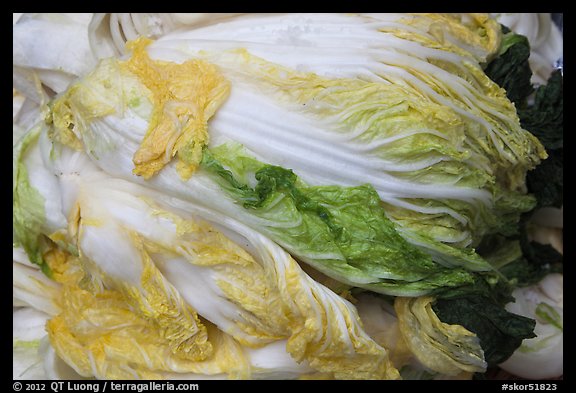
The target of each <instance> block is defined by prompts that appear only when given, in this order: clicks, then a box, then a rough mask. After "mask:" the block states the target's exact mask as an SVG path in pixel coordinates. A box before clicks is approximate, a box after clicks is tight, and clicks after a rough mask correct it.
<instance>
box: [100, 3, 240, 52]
mask: <svg viewBox="0 0 576 393" xmlns="http://www.w3.org/2000/svg"><path fill="white" fill-rule="evenodd" d="M238 15H243V14H237V13H144V12H139V13H111V14H104V13H97V14H94V17H93V18H92V21H91V22H90V26H89V39H90V45H91V47H92V49H93V51H94V53H95V55H96V56H97V57H98V58H105V57H109V56H119V55H123V54H126V42H127V41H131V40H135V39H136V38H138V37H140V36H141V37H148V38H158V37H161V36H163V35H164V34H167V33H169V32H171V31H173V30H177V29H190V28H196V27H198V26H203V25H206V24H212V23H218V22H221V21H222V20H225V19H228V18H232V17H236V16H238Z"/></svg>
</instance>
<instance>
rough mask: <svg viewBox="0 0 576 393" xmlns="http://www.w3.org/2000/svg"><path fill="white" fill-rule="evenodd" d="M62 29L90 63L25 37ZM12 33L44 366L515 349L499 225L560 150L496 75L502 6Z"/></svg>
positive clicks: (336, 373)
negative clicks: (494, 10)
mask: <svg viewBox="0 0 576 393" xmlns="http://www.w3.org/2000/svg"><path fill="white" fill-rule="evenodd" d="M215 22H218V23H215ZM59 27H62V28H63V35H64V36H65V37H66V40H65V42H68V43H69V44H70V45H72V46H75V47H77V48H78V54H80V55H79V56H78V57H75V59H74V61H71V62H68V60H67V58H68V55H67V51H66V49H67V48H66V45H60V43H55V44H54V45H50V46H46V47H45V48H42V50H36V49H35V47H34V45H32V43H31V40H30V38H29V37H30V34H32V33H34V32H35V31H36V29H39V30H42V31H46V32H52V31H56V30H57V29H58V28H59ZM15 32H16V33H17V34H16V35H15V40H17V41H23V42H22V43H19V44H18V45H15V50H14V54H15V55H14V65H15V68H14V84H15V87H16V89H17V90H18V91H16V90H15V94H14V97H15V99H14V100H15V101H14V105H15V113H16V111H19V112H22V113H18V115H15V116H14V119H15V121H14V123H15V125H14V130H15V132H14V135H16V136H17V137H16V138H15V141H14V147H13V179H14V180H13V239H14V250H15V251H14V255H15V257H14V263H13V267H14V272H15V273H14V305H15V307H20V308H21V310H20V311H18V312H17V313H15V316H17V317H18V320H19V321H23V322H22V323H24V322H25V320H26V318H28V317H30V318H32V317H34V318H36V317H38V318H37V320H38V321H40V322H38V324H44V326H45V332H46V334H45V335H40V334H37V336H38V337H39V338H38V339H37V338H36V337H35V338H34V340H35V341H33V343H32V344H25V345H24V346H28V347H33V349H34V350H35V351H36V352H37V353H39V354H41V355H42V356H41V359H42V361H43V362H44V369H45V371H46V373H47V376H48V377H50V378H65V379H66V378H70V377H74V378H98V379H111V378H112V379H164V378H176V379H184V378H232V379H246V378H304V379H311V378H314V379H400V378H407V379H411V378H435V379H441V378H469V377H471V376H472V374H473V373H482V372H484V371H485V370H486V367H487V366H488V365H491V362H492V361H494V357H493V355H494V352H493V351H492V350H494V346H493V343H492V342H491V341H490V342H488V341H487V337H488V338H490V337H489V336H490V332H492V331H494V330H498V331H500V330H503V332H504V333H503V334H502V335H501V336H498V338H502V339H503V340H504V339H506V338H511V340H509V342H508V343H507V345H505V348H504V349H503V350H502V351H501V352H498V351H497V350H496V352H498V353H497V354H498V355H499V356H498V357H497V358H498V360H499V361H501V360H504V359H503V358H505V357H507V356H509V355H510V354H511V353H512V352H513V351H514V349H515V348H516V347H518V346H520V343H521V341H522V339H524V338H530V337H533V335H532V329H533V328H534V325H533V324H532V323H531V321H532V320H531V319H529V318H526V317H521V316H518V315H515V314H513V313H512V312H510V311H506V310H505V309H504V302H505V301H509V300H510V297H509V292H511V291H512V288H513V285H514V284H517V283H518V281H517V276H516V275H515V274H516V273H515V272H513V274H512V273H510V271H509V270H510V266H515V265H513V264H512V263H511V262H512V260H513V259H515V258H518V257H519V256H520V255H519V254H521V253H522V250H521V249H520V245H519V243H518V241H512V243H505V242H502V243H501V244H500V243H498V242H497V240H498V239H504V238H506V239H508V238H514V237H515V236H516V237H518V236H520V235H522V234H519V233H518V230H519V229H518V228H519V221H520V219H521V217H524V215H525V214H527V212H530V211H531V210H532V209H533V208H534V207H535V206H537V204H538V201H537V200H536V198H535V197H534V196H533V195H531V194H530V193H529V192H528V191H529V189H528V188H527V186H526V176H527V173H529V171H530V170H532V169H533V168H535V167H536V166H537V165H539V164H540V162H541V161H542V160H545V159H546V158H547V157H548V153H547V151H546V150H545V148H544V145H543V144H542V143H541V142H540V141H539V139H538V137H537V135H535V134H534V133H531V132H529V131H527V130H525V129H524V128H523V127H524V125H525V124H532V123H530V122H526V121H523V119H526V118H527V116H523V117H522V119H521V118H520V117H519V113H520V114H523V115H526V113H524V112H521V111H517V109H519V108H517V107H516V106H515V102H512V101H511V99H510V97H509V96H507V93H508V92H507V90H505V89H504V88H503V87H502V86H499V85H498V81H499V80H496V81H495V80H493V79H491V77H490V75H492V74H490V73H486V72H485V71H486V70H489V69H488V68H487V67H489V66H490V64H496V65H497V67H496V68H498V67H499V64H502V62H506V61H505V60H502V59H505V58H504V57H503V56H502V55H503V54H506V53H508V54H509V53H510V51H509V48H510V47H511V45H512V44H510V43H509V42H508V41H507V40H508V39H509V38H510V37H512V38H514V37H515V36H513V35H504V36H503V32H502V29H501V26H500V25H499V24H498V23H497V22H496V21H495V20H494V19H492V18H490V17H489V16H488V15H487V14H264V15H256V14H215V15H212V16H207V15H205V14H174V15H173V14H165V15H157V14H142V15H131V14H94V15H90V14H87V15H77V16H73V15H62V16H61V17H57V16H52V17H48V16H46V17H44V16H42V15H25V16H24V17H23V18H22V19H21V23H18V24H16V27H15ZM43 39H44V38H43ZM514 42H516V41H514ZM522 43H524V41H522ZM507 50H508V52H507ZM31 53H33V55H30V54H31ZM64 65H65V66H64ZM505 77H506V75H505ZM494 79H496V78H494ZM505 80H507V79H505ZM543 91H544V90H543ZM558 92H560V93H561V89H557V88H555V89H553V91H552V90H551V92H548V90H546V91H544V93H546V94H548V93H549V94H554V95H555V96H557V95H558ZM20 93H22V94H24V95H25V96H26V100H31V102H33V104H27V105H32V106H34V105H36V106H35V107H34V108H33V109H32V110H31V111H28V109H30V107H28V108H26V107H25V105H26V102H27V101H24V103H23V104H21V102H16V98H17V96H18V94H20ZM544 93H541V95H542V96H543V94H544ZM540 101H541V99H538V100H537V104H538V105H536V107H537V108H539V107H540V106H541V105H540V104H541V102H540ZM28 102H30V101H28ZM532 109H534V108H532ZM534 111H535V110H532V111H531V112H530V113H528V115H529V116H532V117H534V114H533V113H532V112H534ZM24 112H26V113H29V114H30V115H29V118H26V117H25V113H24ZM554 113H556V112H554ZM31 118H34V119H35V122H34V123H33V124H32V127H24V125H30V119H31ZM24 120H25V121H24ZM554 120H555V121H557V120H558V116H554ZM542 128H544V127H542ZM25 129H28V131H25ZM537 134H538V135H540V132H539V133H537ZM545 145H546V144H545ZM546 147H548V145H546ZM494 239H496V240H494ZM492 242H495V243H498V244H497V245H500V246H501V247H499V248H498V247H497V249H490V250H486V249H487V248H489V247H487V246H486V245H487V244H488V245H493V244H495V243H492ZM509 244H513V245H514V247H510V248H506V247H505V246H506V245H509ZM22 261H25V262H22ZM506 269H508V270H506ZM370 293H376V294H377V295H371V294H370ZM478 299H480V300H478ZM477 300H478V301H477ZM453 304H455V305H456V307H455V308H450V307H449V306H450V305H453ZM480 307H484V310H483V311H484V312H483V313H476V314H478V315H476V316H474V315H471V314H470V310H478V309H479V308H480ZM539 307H540V308H537V309H536V311H534V312H528V313H526V312H523V313H522V314H523V315H528V314H530V315H529V316H532V315H531V314H534V315H536V316H537V317H538V316H539V318H540V319H542V320H544V321H546V322H547V323H549V324H552V325H553V326H556V325H557V323H556V322H557V320H558V318H556V316H557V314H558V313H557V312H556V313H553V312H552V311H551V309H550V307H548V306H545V305H544V306H539ZM37 310H39V311H42V312H43V313H45V314H41V315H36V314H35V313H36V311H37ZM510 310H512V308H510ZM460 311H462V312H460ZM472 314H474V313H472ZM487 314H490V315H487ZM490 318H492V320H493V321H495V323H494V324H490V321H492V320H491V319H490ZM509 321H512V322H513V325H514V326H512V328H508V327H509V326H508V325H507V322H509ZM551 321H552V322H551ZM486 326H488V327H486ZM499 329H500V330H499ZM16 343H18V344H19V345H20V343H21V341H17V342H15V345H14V348H15V353H16V350H17V347H18V346H17V345H16ZM487 348H488V349H490V351H487ZM521 348H522V347H521ZM34 361H35V362H37V361H38V358H34ZM19 375H21V374H20V373H19Z"/></svg>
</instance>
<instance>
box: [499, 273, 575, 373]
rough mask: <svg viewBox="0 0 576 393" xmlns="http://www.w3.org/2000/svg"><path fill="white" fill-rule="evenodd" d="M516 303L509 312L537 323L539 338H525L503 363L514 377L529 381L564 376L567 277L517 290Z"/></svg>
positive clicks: (557, 276) (553, 276) (555, 275)
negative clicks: (565, 284) (565, 283)
mask: <svg viewBox="0 0 576 393" xmlns="http://www.w3.org/2000/svg"><path fill="white" fill-rule="evenodd" d="M512 296H514V298H515V299H516V301H515V302H513V303H509V304H508V305H506V309H507V310H508V311H510V312H513V313H515V314H519V315H523V316H526V317H529V318H533V319H535V320H536V327H535V328H534V333H535V334H536V337H534V338H531V339H526V340H524V341H523V342H522V345H521V346H520V347H519V348H518V349H517V350H516V351H515V352H514V354H513V355H512V356H511V357H510V358H509V359H508V360H506V361H505V362H504V363H502V364H500V367H501V368H502V369H504V370H506V371H508V372H509V373H511V374H514V375H517V376H519V377H522V378H528V379H546V378H555V377H559V376H562V375H563V374H564V276H563V275H562V274H558V273H553V274H549V275H547V276H546V277H544V279H542V281H540V282H539V283H538V284H536V285H533V286H531V287H526V288H518V289H515V290H514V292H513V293H512Z"/></svg>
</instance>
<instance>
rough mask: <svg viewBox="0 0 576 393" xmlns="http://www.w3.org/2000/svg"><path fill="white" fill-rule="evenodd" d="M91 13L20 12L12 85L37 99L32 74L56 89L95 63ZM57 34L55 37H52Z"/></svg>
mask: <svg viewBox="0 0 576 393" xmlns="http://www.w3.org/2000/svg"><path fill="white" fill-rule="evenodd" d="M91 19H92V14H90V13H85V14H80V13H70V14H49V13H45V14H24V15H22V16H21V17H20V18H19V19H18V22H17V23H15V24H14V28H13V37H12V42H13V45H12V58H13V62H12V65H13V85H14V87H16V88H17V89H18V90H20V91H21V92H23V93H24V94H25V95H26V96H27V97H30V98H32V99H35V100H36V101H37V102H39V97H38V94H37V92H36V88H35V82H34V78H35V77H36V76H35V75H37V77H38V78H39V79H40V80H41V81H42V83H43V84H44V85H45V86H47V87H49V88H50V89H51V90H52V91H53V92H55V93H60V92H62V91H64V90H65V89H66V88H67V87H68V85H69V84H70V83H71V82H72V81H73V80H74V79H76V78H77V77H78V76H82V75H85V74H86V73H87V72H88V71H89V70H90V69H92V68H93V67H94V66H95V65H96V60H97V59H96V58H95V57H94V55H93V54H92V50H91V48H90V43H89V41H88V25H89V24H90V21H91ZM55 37H58V39H55Z"/></svg>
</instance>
